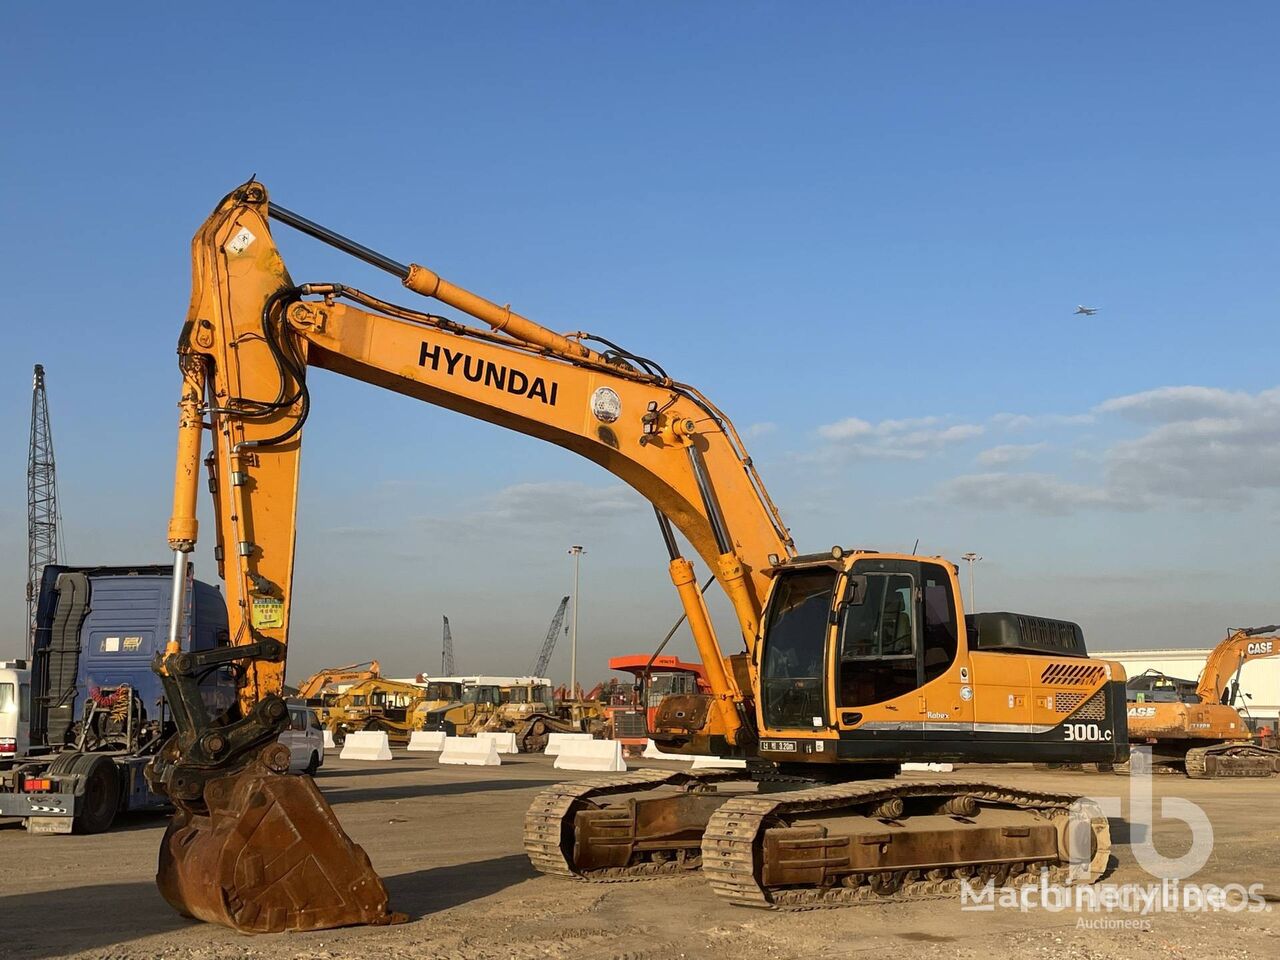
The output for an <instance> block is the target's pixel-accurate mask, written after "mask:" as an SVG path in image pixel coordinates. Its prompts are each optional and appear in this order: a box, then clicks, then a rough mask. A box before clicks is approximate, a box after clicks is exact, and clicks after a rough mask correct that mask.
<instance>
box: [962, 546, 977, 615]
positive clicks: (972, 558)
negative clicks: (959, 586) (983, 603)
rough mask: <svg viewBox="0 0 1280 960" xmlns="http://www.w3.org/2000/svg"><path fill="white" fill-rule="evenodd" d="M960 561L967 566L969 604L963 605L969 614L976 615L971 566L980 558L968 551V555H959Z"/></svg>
mask: <svg viewBox="0 0 1280 960" xmlns="http://www.w3.org/2000/svg"><path fill="white" fill-rule="evenodd" d="M960 559H961V560H964V561H965V562H966V563H968V564H969V602H968V603H966V604H965V607H967V608H968V610H969V612H970V613H977V612H978V601H977V600H976V599H975V597H974V593H973V565H974V564H975V563H977V562H978V561H979V560H981V559H982V558H981V557H980V556H978V555H977V554H976V553H974V552H973V551H972V550H970V551H969V552H968V553H965V554H961V556H960Z"/></svg>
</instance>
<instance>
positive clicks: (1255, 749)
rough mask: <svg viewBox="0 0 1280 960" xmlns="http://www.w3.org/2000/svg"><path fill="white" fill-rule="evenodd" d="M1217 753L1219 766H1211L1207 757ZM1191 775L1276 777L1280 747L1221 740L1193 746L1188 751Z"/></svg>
mask: <svg viewBox="0 0 1280 960" xmlns="http://www.w3.org/2000/svg"><path fill="white" fill-rule="evenodd" d="M1210 756H1213V757H1216V758H1217V761H1218V764H1217V766H1218V769H1217V771H1216V772H1214V773H1209V772H1208V770H1207V760H1208V758H1209V757H1210ZM1186 769H1187V776H1188V777H1190V778H1191V779H1192V780H1228V779H1235V778H1238V777H1259V778H1261V777H1274V776H1275V775H1276V773H1277V772H1278V771H1280V750H1273V749H1272V748H1271V747H1260V746H1258V745H1257V744H1252V743H1217V744H1214V745H1213V746H1210V747H1192V748H1191V749H1190V750H1188V751H1187V757H1186Z"/></svg>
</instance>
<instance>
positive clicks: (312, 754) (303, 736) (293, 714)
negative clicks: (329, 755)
mask: <svg viewBox="0 0 1280 960" xmlns="http://www.w3.org/2000/svg"><path fill="white" fill-rule="evenodd" d="M280 742H281V743H283V744H284V745H285V746H286V747H288V748H289V771H290V772H291V773H309V774H312V775H314V774H315V772H316V771H317V770H319V769H320V767H321V766H322V765H323V764H324V730H322V729H321V727H320V721H319V720H317V719H316V715H315V714H314V713H312V712H311V710H310V708H308V707H307V705H306V704H305V703H291V704H289V729H287V730H285V732H284V733H282V734H280Z"/></svg>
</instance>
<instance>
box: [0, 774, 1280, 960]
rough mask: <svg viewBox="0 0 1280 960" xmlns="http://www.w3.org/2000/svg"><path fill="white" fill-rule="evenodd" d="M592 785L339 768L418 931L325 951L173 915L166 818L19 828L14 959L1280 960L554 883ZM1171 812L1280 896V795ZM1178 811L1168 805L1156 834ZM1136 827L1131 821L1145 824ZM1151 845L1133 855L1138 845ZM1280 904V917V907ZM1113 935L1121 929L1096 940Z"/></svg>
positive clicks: (1176, 833) (1229, 946) (299, 940)
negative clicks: (524, 830)
mask: <svg viewBox="0 0 1280 960" xmlns="http://www.w3.org/2000/svg"><path fill="white" fill-rule="evenodd" d="M960 772H962V773H963V774H964V775H965V776H967V777H972V778H974V779H988V780H993V781H1005V782H1010V783H1015V782H1016V783H1018V784H1020V785H1023V786H1027V787H1035V788H1040V789H1050V790H1057V791H1064V792H1065V791H1072V792H1077V793H1085V792H1088V793H1092V794H1094V795H1103V794H1115V795H1119V794H1121V793H1123V792H1125V787H1126V783H1127V781H1126V780H1125V779H1124V778H1121V777H1115V776H1109V775H1100V774H1082V773H1061V772H1051V773H1046V772H1037V771H1033V770H1032V769H1031V768H1029V767H1021V766H1019V767H1006V768H992V767H969V768H963V769H962V771H960ZM573 776H574V775H573V774H571V773H565V772H562V771H557V770H554V769H552V766H551V761H550V760H549V759H547V758H544V757H540V756H521V757H516V758H505V760H504V763H503V765H502V766H501V767H500V768H494V767H490V768H468V767H441V766H439V765H438V764H437V763H436V762H435V760H434V759H433V758H432V757H430V756H428V757H425V758H424V757H422V756H420V755H417V756H410V755H402V754H398V755H397V757H396V759H395V760H394V761H392V762H389V763H381V764H359V763H355V762H346V763H344V762H341V761H338V760H337V759H336V758H332V757H331V758H330V760H329V761H328V763H327V765H326V767H325V768H324V769H323V770H322V771H321V772H320V774H319V776H318V777H317V782H318V784H319V785H320V787H321V789H322V790H323V791H324V793H325V795H326V796H327V797H328V798H329V800H330V802H331V803H332V804H333V805H334V809H335V810H336V811H337V813H338V816H339V818H340V819H341V820H342V822H343V824H344V826H345V827H346V829H347V831H348V832H349V833H350V834H351V836H352V837H353V838H354V839H355V840H356V841H357V842H358V843H360V844H362V845H363V846H364V848H365V850H366V851H367V852H368V854H369V856H370V858H371V859H372V860H373V864H374V866H375V867H376V868H377V869H378V870H379V872H380V873H381V874H382V875H383V877H384V878H385V879H386V882H387V886H388V889H389V890H390V892H391V897H392V906H393V907H394V908H395V909H397V910H400V911H403V912H405V913H407V914H409V916H410V918H411V919H410V922H408V923H406V924H403V925H400V926H395V927H383V928H355V929H347V930H337V931H325V932H320V933H307V934H285V935H279V936H262V937H247V936H241V935H238V934H235V933H232V932H231V931H228V930H225V929H222V928H220V927H214V926H210V925H207V924H202V923H196V922H192V921H187V920H183V919H182V918H180V917H178V916H176V915H175V914H174V913H173V912H172V911H171V910H170V909H169V907H168V906H167V905H166V904H165V903H164V901H163V900H161V898H160V896H159V894H158V893H157V891H156V888H155V885H154V882H153V875H154V870H155V859H156V851H157V849H158V846H159V843H160V837H161V834H162V832H163V830H164V819H163V818H162V817H156V816H151V817H136V818H133V819H130V820H128V821H127V822H126V823H125V824H124V825H123V828H117V829H116V830H114V831H113V832H111V833H109V834H104V835H100V836H92V837H62V836H55V837H49V836H39V837H33V836H29V835H28V834H27V833H26V831H25V830H23V829H21V827H20V826H18V825H16V824H13V823H9V824H7V825H0V866H2V869H0V931H2V932H0V956H11V957H24V958H26V957H30V958H44V957H64V956H74V957H86V958H87V957H110V958H161V957H163V958H171V960H197V958H198V960H206V958H221V957H254V958H259V957H261V958H276V957H280V958H284V957H298V958H304V960H340V958H367V957H379V956H381V957H401V956H410V957H413V958H415V960H419V958H421V960H426V958H454V957H466V958H503V960H505V958H509V957H518V958H535V957H550V958H574V960H594V958H601V960H604V958H611V960H658V958H668V957H686V958H690V960H693V958H711V957H735V958H757V957H761V958H788V957H804V958H813V960H817V958H828V957H860V956H868V957H871V956H885V955H889V954H892V955H893V956H894V957H895V958H903V957H960V958H983V960H988V958H990V957H992V956H996V955H998V956H1000V957H1001V958H1007V960H1022V958H1052V960H1100V958H1112V957H1116V958H1120V957H1134V956H1138V955H1143V956H1161V957H1164V956H1168V957H1185V958H1188V960H1191V958H1195V960H1199V958H1210V957H1238V958H1250V957H1257V958H1263V957H1276V956H1280V913H1273V912H1271V907H1272V906H1273V904H1271V903H1268V906H1267V909H1266V910H1264V911H1260V912H1256V913H1248V912H1226V911H1220V912H1217V913H1194V914H1188V913H1181V914H1168V913H1159V914H1155V915H1153V916H1150V917H1148V918H1147V919H1148V920H1149V921H1150V922H1149V924H1146V926H1147V929H1132V928H1131V929H1123V928H1117V927H1116V926H1115V925H1116V924H1118V923H1120V922H1123V921H1125V920H1136V921H1138V922H1139V923H1141V922H1142V918H1139V917H1136V915H1128V914H1110V915H1107V914H1099V915H1089V916H1083V917H1082V916H1081V915H1078V914H1076V913H1070V912H1058V913H1055V912H1050V911H1046V910H1033V911H1031V912H1027V913H1023V912H1020V911H1017V910H1005V909H996V910H995V911H994V912H989V913H978V912H964V911H961V909H960V904H959V903H958V902H956V903H950V902H939V901H934V902H927V903H916V904H897V905H875V906H860V907H846V908H840V909H825V910H810V911H803V912H790V913H777V912H767V911H755V910H751V909H746V908H741V907H733V906H729V905H727V904H723V903H721V902H719V901H717V900H716V898H715V897H714V896H713V895H712V893H711V892H710V890H709V889H708V888H706V887H705V886H704V885H703V883H702V882H701V881H700V880H699V879H698V878H697V877H696V876H695V877H689V878H681V879H667V880H649V881H642V882H634V883H614V884H600V885H592V884H584V883H573V882H570V881H564V880H557V879H552V878H549V877H544V876H541V875H538V874H535V873H534V871H533V870H532V869H531V868H530V866H529V863H528V861H527V860H526V859H525V856H524V854H523V853H522V851H521V846H520V830H521V821H522V818H523V814H524V810H525V808H526V807H527V806H528V804H529V802H530V800H531V798H532V797H533V795H534V794H535V793H536V792H537V791H538V789H540V788H541V787H543V786H545V785H548V784H551V783H555V782H558V781H561V780H565V779H572V777H573ZM1155 791H1156V796H1157V798H1159V797H1161V796H1181V797H1185V798H1187V799H1189V800H1192V801H1194V802H1195V803H1197V804H1199V805H1201V806H1202V807H1203V808H1204V809H1205V810H1206V812H1207V813H1208V815H1209V817H1210V820H1211V822H1212V823H1213V826H1214V832H1215V843H1214V849H1213V853H1212V856H1211V858H1210V860H1209V862H1208V864H1207V865H1206V866H1205V867H1204V869H1203V870H1202V871H1201V872H1200V873H1199V874H1198V875H1197V876H1195V877H1194V878H1193V880H1195V881H1197V882H1199V883H1215V884H1219V885H1226V884H1231V883H1240V884H1244V885H1245V886H1248V885H1250V884H1255V883H1261V884H1263V885H1264V888H1265V890H1266V891H1267V896H1268V898H1270V897H1273V896H1275V895H1277V894H1280V835H1278V834H1277V830H1276V826H1275V824H1276V819H1275V816H1274V811H1275V809H1276V801H1277V798H1280V784H1277V782H1276V781H1275V780H1271V781H1237V782H1228V783H1212V782H1203V781H1200V782H1195V781H1186V780H1183V779H1180V778H1178V779H1175V778H1157V780H1156V781H1155ZM1158 812H1159V807H1158V804H1157V816H1158ZM1126 816H1128V814H1127V807H1126ZM1112 832H1113V835H1114V836H1115V838H1116V840H1117V843H1116V846H1115V849H1114V851H1113V853H1114V855H1115V860H1116V866H1115V869H1114V871H1113V873H1112V874H1111V875H1110V876H1109V877H1108V878H1107V880H1108V881H1109V882H1114V883H1121V884H1124V883H1144V884H1145V883H1148V882H1152V881H1151V880H1150V878H1149V877H1148V876H1147V875H1146V874H1145V873H1144V872H1143V871H1142V869H1141V868H1140V867H1139V866H1138V864H1137V863H1136V861H1135V859H1134V854H1133V852H1132V849H1131V847H1130V840H1131V839H1132V840H1134V841H1137V840H1139V839H1141V838H1140V837H1139V836H1138V834H1139V833H1140V832H1141V831H1140V830H1139V829H1138V828H1131V827H1130V825H1129V823H1128V820H1127V819H1124V818H1122V819H1113V824H1112ZM1131 834H1132V837H1131ZM1154 841H1155V844H1156V847H1157V849H1159V850H1160V852H1161V853H1164V854H1166V855H1169V856H1178V855H1179V854H1181V853H1182V852H1183V851H1184V850H1185V849H1186V848H1187V846H1188V844H1189V833H1188V831H1187V829H1186V828H1185V827H1184V826H1183V825H1182V824H1180V823H1179V822H1177V821H1173V820H1159V819H1157V821H1156V825H1155V828H1154ZM1276 902H1280V900H1277V901H1276ZM1081 921H1083V922H1086V923H1087V922H1092V923H1095V924H1096V923H1099V922H1101V923H1106V924H1110V925H1112V928H1109V929H1099V928H1096V927H1095V928H1086V927H1082V926H1079V923H1080V922H1081Z"/></svg>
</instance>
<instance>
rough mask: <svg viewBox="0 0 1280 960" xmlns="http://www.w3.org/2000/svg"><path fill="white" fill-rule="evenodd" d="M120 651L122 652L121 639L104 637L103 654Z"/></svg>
mask: <svg viewBox="0 0 1280 960" xmlns="http://www.w3.org/2000/svg"><path fill="white" fill-rule="evenodd" d="M119 650H120V638H119V637H103V638H102V652H103V653H117V652H118V651H119Z"/></svg>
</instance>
